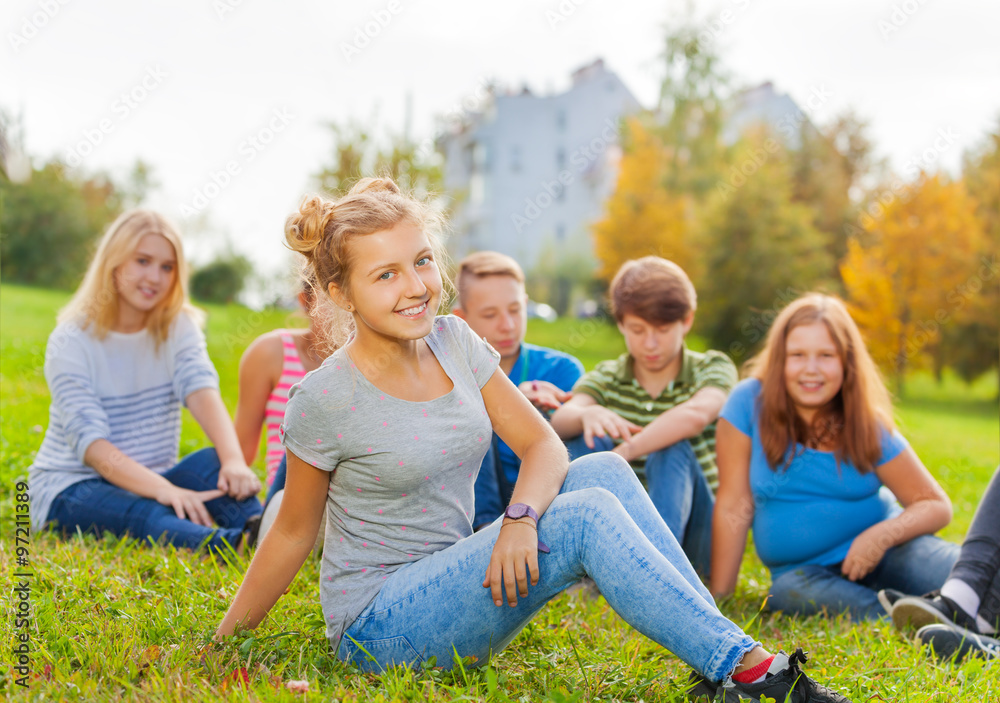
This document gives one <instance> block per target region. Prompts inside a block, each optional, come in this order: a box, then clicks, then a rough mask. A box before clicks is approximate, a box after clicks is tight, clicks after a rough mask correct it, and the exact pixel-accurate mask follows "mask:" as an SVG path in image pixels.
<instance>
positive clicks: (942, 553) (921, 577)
mask: <svg viewBox="0 0 1000 703" xmlns="http://www.w3.org/2000/svg"><path fill="white" fill-rule="evenodd" d="M959 551H960V548H959V546H958V545H957V544H954V543H952V542H946V541H945V540H943V539H941V538H940V537H934V536H933V535H922V536H920V537H915V538H913V539H911V540H910V541H909V542H904V543H903V544H901V545H899V546H897V547H893V548H892V549H889V550H888V551H886V553H885V556H884V557H882V561H881V562H879V564H878V566H876V567H875V568H874V569H872V571H871V573H869V574H868V575H867V576H865V577H864V578H863V579H861V580H859V581H849V580H847V579H846V578H845V577H844V576H843V574H841V572H840V564H836V565H834V566H816V565H806V566H798V567H795V568H794V569H790V570H788V571H785V572H783V573H782V574H780V575H779V576H778V577H777V578H775V579H774V582H773V583H772V584H771V599H770V600H769V601H768V606H769V607H770V608H771V610H782V611H784V612H785V613H788V614H790V615H791V614H797V615H815V614H816V613H820V612H823V611H824V610H825V611H826V612H827V613H829V614H830V615H838V614H840V613H843V612H848V613H850V614H851V618H853V619H854V620H877V619H879V618H886V617H888V614H887V613H886V612H885V609H884V608H883V607H882V605H881V604H880V603H879V602H878V598H877V595H876V594H877V593H878V592H879V591H880V590H882V589H883V588H893V589H895V590H897V591H902V592H903V593H906V594H907V595H922V594H924V593H927V592H929V591H933V590H934V589H937V588H941V586H942V585H943V584H944V582H945V580H946V579H947V578H948V573H949V571H950V570H951V567H952V565H954V563H955V561H956V560H957V559H958V554H959Z"/></svg>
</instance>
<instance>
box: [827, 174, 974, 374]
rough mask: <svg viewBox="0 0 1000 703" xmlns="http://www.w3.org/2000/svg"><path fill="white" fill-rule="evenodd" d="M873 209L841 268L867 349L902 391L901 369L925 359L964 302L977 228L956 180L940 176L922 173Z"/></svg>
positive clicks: (968, 200)
mask: <svg viewBox="0 0 1000 703" xmlns="http://www.w3.org/2000/svg"><path fill="white" fill-rule="evenodd" d="M877 214H878V215H879V216H875V217H872V218H870V219H868V220H866V223H865V227H864V232H863V234H862V235H860V236H859V237H855V238H852V239H851V240H850V241H849V242H848V251H847V256H846V257H845V259H844V262H843V264H842V266H841V275H842V277H843V280H844V286H845V288H846V290H847V294H848V297H849V299H850V304H851V311H852V314H853V315H854V319H855V320H857V322H858V325H859V326H860V327H861V328H862V331H863V332H864V333H865V337H866V339H867V342H868V346H869V350H870V351H871V352H872V355H873V356H874V358H875V360H876V362H878V363H879V365H880V366H881V367H882V368H883V370H885V371H886V372H887V373H890V374H891V375H892V376H893V377H894V378H895V381H896V388H897V392H899V393H902V391H903V376H904V374H905V372H906V371H907V369H908V368H911V367H913V366H919V365H923V364H924V363H925V362H926V359H925V352H926V351H927V350H928V349H929V348H931V347H933V345H935V344H937V343H938V341H939V339H940V337H941V330H942V328H943V327H946V326H949V325H954V324H955V322H956V320H957V319H958V316H959V315H960V314H961V312H962V308H963V307H964V305H965V304H966V303H965V302H964V299H963V298H962V296H961V295H960V292H961V291H962V290H963V289H964V288H965V286H966V285H967V283H968V281H969V280H971V278H972V277H974V276H975V275H976V268H977V260H976V259H977V254H978V253H979V251H980V248H981V246H982V232H981V227H980V224H979V222H978V220H977V219H976V217H975V203H974V201H973V200H972V199H971V198H970V197H969V195H968V194H967V193H966V190H965V187H964V185H963V184H962V182H961V181H959V182H947V181H946V180H944V179H943V178H942V177H941V176H938V175H934V176H928V175H926V174H921V175H920V178H919V179H918V180H917V181H916V182H915V183H913V184H912V185H911V186H910V187H909V189H908V190H907V191H906V192H905V193H904V194H903V196H902V197H899V198H896V199H895V200H893V201H892V202H890V203H888V204H886V205H884V206H882V208H881V213H877Z"/></svg>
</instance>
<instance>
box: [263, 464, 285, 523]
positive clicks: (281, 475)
mask: <svg viewBox="0 0 1000 703" xmlns="http://www.w3.org/2000/svg"><path fill="white" fill-rule="evenodd" d="M287 471H288V457H284V456H283V457H281V463H280V464H278V468H277V469H275V471H274V480H273V481H272V482H271V485H270V487H268V489H267V498H265V499H264V509H265V510H266V509H267V504H268V503H270V502H271V499H272V498H274V496H275V494H276V493H277V492H278V491H283V490H284V489H285V474H286V473H287Z"/></svg>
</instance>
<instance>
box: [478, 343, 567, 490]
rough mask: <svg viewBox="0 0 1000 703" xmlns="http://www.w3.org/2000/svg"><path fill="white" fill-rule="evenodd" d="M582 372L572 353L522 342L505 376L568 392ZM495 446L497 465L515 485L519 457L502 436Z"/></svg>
mask: <svg viewBox="0 0 1000 703" xmlns="http://www.w3.org/2000/svg"><path fill="white" fill-rule="evenodd" d="M582 375H583V364H581V363H580V361H579V359H577V358H576V357H575V356H570V355H569V354H566V353H564V352H561V351H556V350H555V349H548V348H546V347H539V346H536V345H534V344H528V343H527V342H522V343H521V353H520V354H519V355H518V357H517V361H516V362H515V363H514V366H513V368H511V370H510V373H509V374H508V378H510V380H511V382H512V383H513V384H514V385H515V386H517V385H520V384H522V383H524V382H525V381H548V382H549V383H551V384H552V385H553V386H555V387H556V388H558V389H560V390H563V391H569V390H572V389H573V384H575V383H576V382H577V380H578V379H579V378H580V376H582ZM497 446H498V447H499V450H500V465H501V466H502V467H503V472H504V475H505V476H506V477H507V480H508V481H510V483H511V485H514V482H515V481H517V474H518V472H519V471H520V470H521V460H520V459H518V458H517V454H515V453H514V450H513V449H511V448H510V447H508V446H507V445H506V444H504V443H503V440H502V439H500V438H497Z"/></svg>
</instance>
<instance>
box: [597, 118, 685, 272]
mask: <svg viewBox="0 0 1000 703" xmlns="http://www.w3.org/2000/svg"><path fill="white" fill-rule="evenodd" d="M623 132H624V133H623V142H624V155H623V157H622V160H621V164H620V166H619V172H618V183H617V185H616V186H615V191H614V193H613V194H612V195H611V197H610V198H609V199H608V200H607V202H606V203H605V207H604V213H605V214H604V217H603V219H601V220H600V221H598V222H597V223H595V224H594V226H593V233H594V253H595V255H596V256H597V259H598V261H600V263H601V268H600V270H599V272H598V275H599V276H600V277H601V278H603V279H604V280H606V281H607V280H610V279H611V278H612V277H613V276H614V275H615V272H616V271H617V270H618V269H619V267H621V265H622V264H623V263H625V262H626V261H628V260H629V259H638V258H640V257H642V256H647V255H649V254H655V255H657V256H662V257H664V258H666V259H670V260H672V261H674V262H676V263H677V264H678V265H679V266H681V268H684V269H685V270H688V269H690V268H691V267H692V266H693V265H694V260H695V256H694V251H693V250H692V244H691V241H690V239H689V237H688V236H687V235H688V234H689V231H688V230H689V227H688V225H687V213H686V206H685V201H684V199H682V198H680V197H677V196H675V195H672V194H671V193H670V192H669V191H668V190H667V188H666V187H665V186H664V184H663V182H664V179H665V175H666V171H667V168H668V156H667V152H666V150H665V149H664V146H663V143H662V142H661V141H660V139H659V138H658V137H657V136H656V135H655V134H653V132H652V131H650V129H649V128H647V127H646V126H644V125H643V124H642V123H641V122H640V121H639V120H638V119H634V118H633V119H629V120H628V121H627V123H626V126H625V129H624V130H623Z"/></svg>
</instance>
